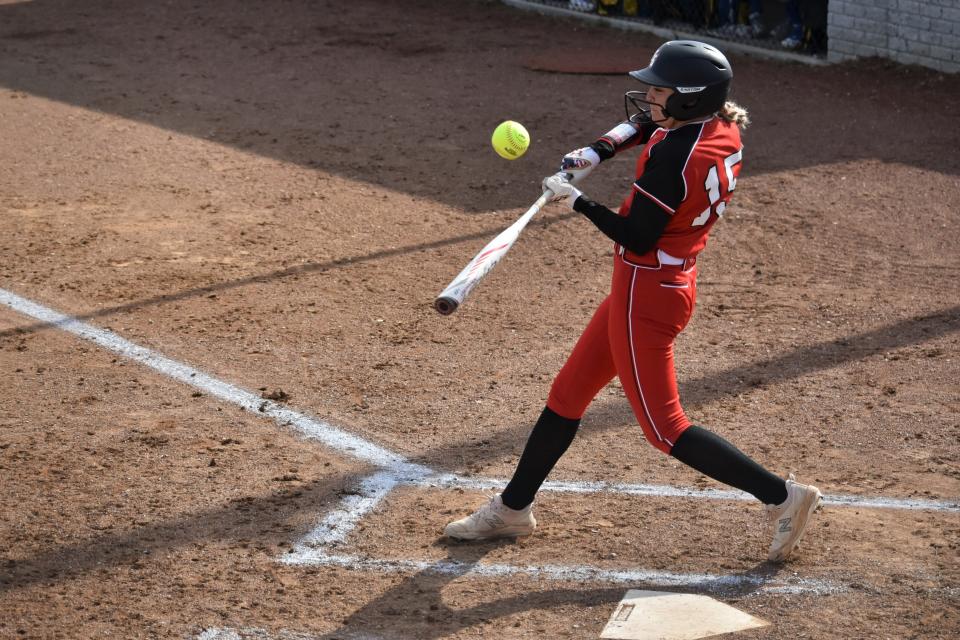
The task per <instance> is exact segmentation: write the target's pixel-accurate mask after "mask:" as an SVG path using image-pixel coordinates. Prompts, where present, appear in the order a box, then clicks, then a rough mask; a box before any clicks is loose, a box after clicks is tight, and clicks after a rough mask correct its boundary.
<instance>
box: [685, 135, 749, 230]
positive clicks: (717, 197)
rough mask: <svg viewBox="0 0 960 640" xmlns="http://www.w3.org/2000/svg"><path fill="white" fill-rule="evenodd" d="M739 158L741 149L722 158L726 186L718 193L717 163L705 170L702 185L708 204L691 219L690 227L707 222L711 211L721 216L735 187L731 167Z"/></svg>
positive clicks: (737, 162)
mask: <svg viewBox="0 0 960 640" xmlns="http://www.w3.org/2000/svg"><path fill="white" fill-rule="evenodd" d="M741 158H743V149H740V150H739V151H737V152H736V153H732V154H730V155H729V156H727V157H726V158H724V159H723V168H724V170H725V171H726V174H727V188H726V190H725V191H724V192H723V193H720V190H721V189H722V186H723V185H721V184H720V173H719V171H718V170H717V166H718V165H717V164H715V165H713V166H711V167H710V171H708V172H707V179H706V180H704V181H703V187H704V188H705V189H706V190H707V196H708V197H709V198H710V206H709V207H707V208H706V209H704V210H703V213H701V214H700V215H698V216H697V217H696V218H694V219H693V224H691V225H690V226H691V227H699V226H702V225H705V224H707V220H709V219H710V214H711V213H715V214H717V217H718V218H719V217H721V216H723V212H724V211H725V210H726V208H727V201H728V200H729V199H730V195H729V194H730V192H731V191H733V190H734V189H736V188H737V177H736V176H735V175H733V167H734V166H735V165H738V164H740V159H741ZM718 164H719V163H718Z"/></svg>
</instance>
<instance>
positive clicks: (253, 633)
mask: <svg viewBox="0 0 960 640" xmlns="http://www.w3.org/2000/svg"><path fill="white" fill-rule="evenodd" d="M330 637H331V634H324V635H322V636H317V635H311V634H309V633H301V632H299V631H278V632H276V634H272V633H270V632H269V631H267V630H266V629H257V628H253V627H248V628H244V629H231V628H229V627H211V628H209V629H204V630H203V631H202V632H201V633H200V634H199V635H197V636H195V638H194V640H321V638H330ZM332 637H334V638H337V639H338V640H386V636H380V635H371V634H369V633H365V632H363V631H336V632H335V633H333V634H332Z"/></svg>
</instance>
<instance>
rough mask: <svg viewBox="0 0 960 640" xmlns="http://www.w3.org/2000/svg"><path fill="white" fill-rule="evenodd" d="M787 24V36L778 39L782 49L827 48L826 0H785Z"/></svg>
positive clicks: (823, 49) (817, 50) (805, 49)
mask: <svg viewBox="0 0 960 640" xmlns="http://www.w3.org/2000/svg"><path fill="white" fill-rule="evenodd" d="M787 25H788V29H789V30H788V31H787V36H786V37H785V38H784V39H783V40H781V41H780V45H781V46H782V47H783V48H784V49H801V48H802V49H803V50H804V51H805V52H806V53H823V52H825V51H826V50H827V0H787Z"/></svg>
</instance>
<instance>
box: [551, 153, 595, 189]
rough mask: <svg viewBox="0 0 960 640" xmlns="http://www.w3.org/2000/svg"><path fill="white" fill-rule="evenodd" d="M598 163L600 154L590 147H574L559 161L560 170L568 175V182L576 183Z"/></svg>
mask: <svg viewBox="0 0 960 640" xmlns="http://www.w3.org/2000/svg"><path fill="white" fill-rule="evenodd" d="M598 164H600V156H599V155H598V154H597V152H596V151H594V150H593V149H591V148H590V147H583V148H580V149H574V150H573V151H571V152H570V153H568V154H567V155H565V156H563V160H561V161H560V171H562V172H563V173H566V174H567V175H568V176H569V179H570V184H578V183H579V182H580V181H581V180H583V179H584V178H586V177H587V176H588V175H590V172H591V171H593V170H594V168H595V167H596V166H597V165H598Z"/></svg>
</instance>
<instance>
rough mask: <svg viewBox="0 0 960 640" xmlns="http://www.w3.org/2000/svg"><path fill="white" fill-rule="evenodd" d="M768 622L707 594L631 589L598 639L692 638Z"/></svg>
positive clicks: (685, 639) (738, 629) (758, 625)
mask: <svg viewBox="0 0 960 640" xmlns="http://www.w3.org/2000/svg"><path fill="white" fill-rule="evenodd" d="M769 624H770V623H769V622H767V621H766V620H761V619H760V618H755V617H753V616H751V615H750V614H748V613H744V612H743V611H740V610H739V609H734V608H733V607H731V606H729V605H725V604H723V603H722V602H718V601H717V600H714V599H713V598H711V597H709V596H700V595H694V594H692V593H673V592H670V591H638V590H636V589H631V590H630V591H627V595H625V596H624V597H623V600H621V601H620V604H619V605H618V606H617V609H616V611H614V612H613V615H612V616H610V622H608V623H607V626H606V627H604V628H603V633H601V634H600V637H601V638H615V639H616V640H694V639H695V638H708V637H710V636H715V635H717V634H720V633H733V632H734V631H740V630H742V629H753V628H755V627H765V626H767V625H769Z"/></svg>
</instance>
